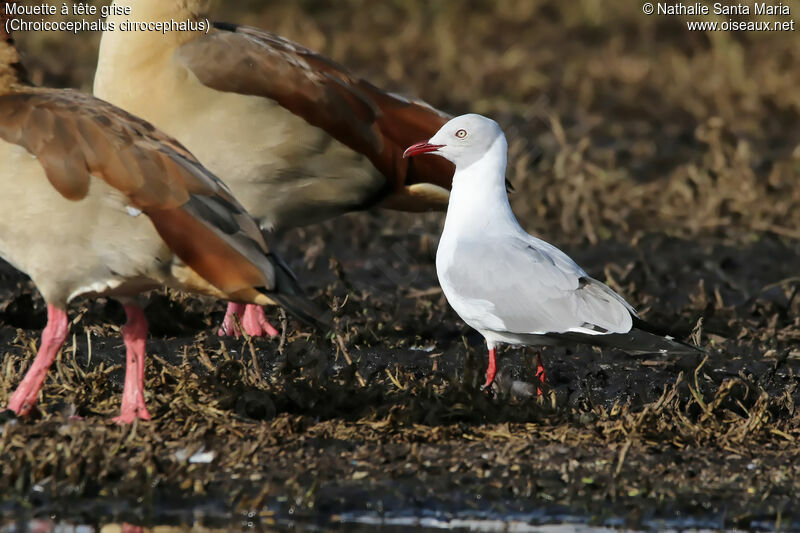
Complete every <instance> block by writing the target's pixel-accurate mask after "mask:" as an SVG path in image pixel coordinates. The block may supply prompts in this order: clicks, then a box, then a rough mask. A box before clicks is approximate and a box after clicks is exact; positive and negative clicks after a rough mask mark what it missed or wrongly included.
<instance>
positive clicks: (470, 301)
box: [403, 114, 698, 394]
mask: <svg viewBox="0 0 800 533" xmlns="http://www.w3.org/2000/svg"><path fill="white" fill-rule="evenodd" d="M507 152H508V145H507V143H506V137H505V135H504V134H503V130H502V129H500V126H499V125H498V124H497V123H496V122H495V121H493V120H491V119H489V118H486V117H483V116H481V115H475V114H469V115H463V116H460V117H456V118H454V119H452V120H451V121H449V122H448V123H447V124H445V125H444V126H442V128H441V129H440V130H439V131H438V132H437V133H436V135H434V136H433V137H431V139H430V140H429V141H427V142H422V143H419V144H415V145H413V146H411V147H409V148H408V149H407V150H406V151H405V153H404V154H403V156H404V157H411V156H415V155H420V154H425V153H431V154H436V155H439V156H441V157H444V158H446V159H449V160H450V161H452V162H453V163H455V165H456V173H455V175H454V176H453V189H452V192H451V194H450V203H449V205H448V208H447V218H446V220H445V224H444V231H443V232H442V238H441V241H440V242H439V249H438V251H437V252H436V273H437V274H438V276H439V283H440V284H441V285H442V289H443V290H444V294H445V296H446V297H447V301H448V302H450V305H451V306H452V307H453V309H455V310H456V312H457V313H458V314H459V316H460V317H461V318H462V319H463V320H464V322H466V323H467V324H469V325H470V326H471V327H473V328H475V329H476V330H478V331H479V332H480V333H481V334H482V335H483V337H484V338H485V339H486V345H487V346H488V348H489V366H488V368H487V370H486V383H485V385H484V388H487V387H490V386H491V384H492V382H493V381H494V376H495V373H496V370H497V366H496V363H495V348H496V347H497V345H498V344H500V343H507V344H524V345H548V344H561V343H565V342H583V343H589V344H596V345H601V346H609V347H615V348H619V349H621V350H624V351H626V352H629V353H659V352H675V353H687V352H690V353H691V352H697V351H698V350H697V349H696V348H694V347H693V346H689V345H686V344H683V343H680V342H678V341H676V340H674V339H672V338H671V337H669V336H666V335H661V334H660V333H657V331H656V329H655V328H653V327H652V326H650V325H648V324H647V323H645V322H644V321H642V320H641V319H639V318H638V316H637V315H636V311H635V310H634V309H633V307H631V306H630V305H629V304H628V303H627V302H626V301H625V300H624V299H623V298H622V297H621V296H620V295H619V294H617V293H615V292H614V291H613V290H611V289H610V288H609V287H608V286H606V285H605V284H604V283H601V282H599V281H597V280H595V279H592V278H591V277H589V275H588V274H586V272H584V271H583V269H582V268H581V267H579V266H578V265H577V264H576V263H575V262H574V261H573V260H572V259H570V258H569V257H568V256H567V255H566V254H565V253H564V252H562V251H561V250H559V249H558V248H556V247H555V246H553V245H551V244H548V243H546V242H544V241H542V240H540V239H537V238H536V237H533V236H531V235H528V234H527V233H526V232H525V230H523V229H522V227H521V226H520V225H519V222H517V219H516V217H515V216H514V213H513V212H512V211H511V206H510V204H509V203H508V193H507V191H506V180H505V172H506V154H507ZM537 377H539V379H540V380H541V381H542V382H544V368H543V367H542V365H541V359H540V360H539V369H538V370H537ZM539 393H540V394H541V389H539Z"/></svg>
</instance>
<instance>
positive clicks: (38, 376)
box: [8, 304, 69, 416]
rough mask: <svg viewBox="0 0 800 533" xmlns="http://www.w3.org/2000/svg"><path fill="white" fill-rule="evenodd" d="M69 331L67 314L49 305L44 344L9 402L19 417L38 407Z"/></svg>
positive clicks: (43, 338)
mask: <svg viewBox="0 0 800 533" xmlns="http://www.w3.org/2000/svg"><path fill="white" fill-rule="evenodd" d="M68 331H69V326H68V324H67V312H66V311H65V310H64V309H59V308H58V307H56V306H54V305H50V304H48V306H47V325H46V326H45V327H44V331H42V342H41V344H40V346H39V351H38V352H37V353H36V359H34V360H33V364H32V365H31V367H30V369H28V372H27V374H25V377H24V378H23V380H22V383H20V384H19V386H18V387H17V390H16V391H14V394H12V395H11V400H10V401H9V402H8V408H9V409H11V410H12V411H14V412H15V413H16V414H17V415H19V416H27V415H28V414H29V413H30V412H31V409H32V408H33V406H34V405H36V398H37V397H38V396H39V389H41V388H42V383H44V378H45V376H46V375H47V370H48V369H49V368H50V365H52V364H53V361H54V360H55V358H56V354H58V350H60V349H61V345H62V344H64V340H65V339H66V338H67V332H68Z"/></svg>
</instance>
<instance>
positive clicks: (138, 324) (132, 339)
mask: <svg viewBox="0 0 800 533" xmlns="http://www.w3.org/2000/svg"><path fill="white" fill-rule="evenodd" d="M125 314H126V315H127V316H128V321H127V322H126V323H125V327H123V328H122V338H123V339H124V341H125V359H126V363H125V387H124V388H123V390H122V408H121V409H120V415H119V416H118V417H116V418H115V419H114V421H115V422H117V423H118V424H132V423H133V421H134V420H136V419H137V418H138V419H141V420H150V413H148V412H147V406H146V405H145V403H144V358H145V345H146V344H147V319H146V318H145V316H144V313H143V312H142V308H141V307H139V306H138V305H135V304H128V305H126V306H125Z"/></svg>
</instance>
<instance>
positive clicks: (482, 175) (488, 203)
mask: <svg viewBox="0 0 800 533" xmlns="http://www.w3.org/2000/svg"><path fill="white" fill-rule="evenodd" d="M507 154H508V144H507V143H506V138H505V136H503V135H501V136H500V137H498V139H497V140H496V141H495V142H494V144H493V145H492V146H491V148H489V150H488V151H487V152H486V153H485V154H484V155H483V157H481V158H480V159H478V160H477V161H475V162H474V163H472V164H471V165H469V166H467V167H466V168H459V167H458V165H456V172H455V174H454V175H453V189H452V191H451V193H450V202H449V204H448V206H447V217H446V219H445V224H444V231H443V232H442V239H445V238H446V237H447V236H452V235H461V234H484V235H485V234H493V233H497V232H503V233H508V232H509V231H518V230H519V229H520V225H519V223H518V222H517V219H516V217H515V216H514V213H513V212H512V211H511V205H510V204H509V203H508V192H507V191H506V158H507Z"/></svg>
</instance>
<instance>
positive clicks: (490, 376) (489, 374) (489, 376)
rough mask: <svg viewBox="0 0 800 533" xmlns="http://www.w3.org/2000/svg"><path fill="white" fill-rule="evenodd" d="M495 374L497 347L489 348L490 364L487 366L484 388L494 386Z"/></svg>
mask: <svg viewBox="0 0 800 533" xmlns="http://www.w3.org/2000/svg"><path fill="white" fill-rule="evenodd" d="M495 374H497V361H495V349H494V348H489V366H487V367H486V383H484V384H483V389H484V390H485V389H488V388H489V387H491V386H492V383H493V382H494V376H495Z"/></svg>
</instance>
